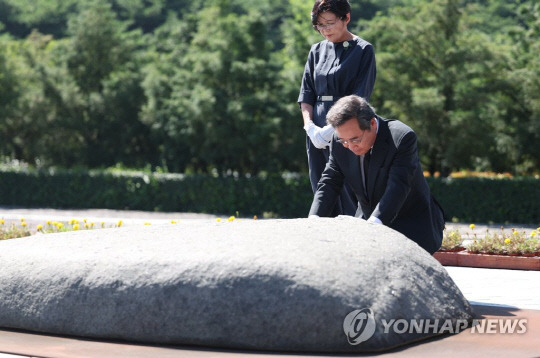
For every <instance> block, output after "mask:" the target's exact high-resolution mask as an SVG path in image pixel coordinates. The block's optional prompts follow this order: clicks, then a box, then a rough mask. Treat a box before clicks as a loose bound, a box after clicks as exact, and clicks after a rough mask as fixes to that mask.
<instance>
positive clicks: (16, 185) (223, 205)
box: [0, 170, 540, 224]
mask: <svg viewBox="0 0 540 358" xmlns="http://www.w3.org/2000/svg"><path fill="white" fill-rule="evenodd" d="M428 183H429V185H430V187H431V189H432V192H433V194H434V195H435V197H436V198H437V199H438V201H439V202H440V203H441V205H442V206H443V207H444V209H445V212H446V216H447V218H448V219H453V220H454V221H456V220H457V221H461V222H471V223H472V222H477V223H480V222H486V223H487V222H494V223H509V222H511V223H527V224H539V223H540V217H539V213H540V180H538V179H534V178H516V179H486V178H459V179H438V178H428ZM311 200H312V194H311V189H310V185H309V179H308V177H307V175H267V176H257V177H251V178H246V177H235V176H229V177H214V176H211V175H181V174H159V173H153V174H150V173H125V172H124V173H120V174H119V173H112V172H106V171H102V172H95V171H91V172H87V171H65V170H63V171H25V172H23V171H13V170H0V205H4V206H19V207H51V208H71V209H77V208H81V209H83V208H106V209H121V210H147V211H163V212H198V213H212V214H222V215H234V214H235V213H236V212H238V213H239V214H240V216H251V215H257V216H259V217H263V216H272V217H284V218H291V217H305V216H306V215H307V213H308V210H309V206H310V204H311Z"/></svg>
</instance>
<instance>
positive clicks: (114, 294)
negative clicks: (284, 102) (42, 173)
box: [0, 217, 472, 352]
mask: <svg viewBox="0 0 540 358" xmlns="http://www.w3.org/2000/svg"><path fill="white" fill-rule="evenodd" d="M0 263H1V270H0V326H1V327H9V328H18V329H26V330H31V331H38V332H48V333H54V334H62V335H75V336H83V337H91V338H107V339H122V340H129V341H137V342H146V343H160V344H182V345H183V344H188V345H191V344H194V345H203V346H208V347H225V348H241V349H245V348H247V349H261V350H284V351H307V352H363V351H374V350H381V349H387V348H391V347H394V346H397V345H401V344H405V343H408V342H411V341H416V340H419V339H423V338H426V337H429V336H433V335H435V334H439V333H441V332H443V331H450V332H452V331H453V330H454V329H450V330H448V328H449V327H448V325H447V326H446V328H447V329H446V330H445V329H444V328H445V327H444V326H443V324H444V322H451V323H452V325H453V326H454V327H455V326H456V325H457V326H459V328H463V327H464V326H465V325H466V324H467V322H470V320H471V319H472V312H471V308H470V306H469V304H468V302H467V301H466V299H465V298H464V297H463V296H462V294H461V292H460V291H459V289H458V288H457V287H456V286H455V284H454V282H453V281H452V279H451V278H450V277H449V276H448V275H447V273H446V271H445V269H444V268H443V267H442V266H441V265H440V264H439V263H438V262H437V261H436V260H435V259H433V258H432V257H431V256H430V255H429V254H428V253H427V252H425V251H424V250H423V249H421V248H420V247H419V246H417V245H416V244H415V243H414V242H412V241H411V240H409V239H407V238H405V237H404V236H402V235H401V234H399V233H398V232H395V231H393V230H391V229H389V228H387V227H384V226H378V225H372V224H367V223H366V222H365V221H363V220H359V219H354V218H350V217H339V218H336V219H293V220H267V221H265V220H258V221H255V220H235V221H233V222H227V221H224V222H216V221H213V220H197V221H195V220H194V221H181V222H179V223H178V224H176V225H172V224H170V225H152V226H141V227H126V228H119V229H100V230H90V231H78V232H69V233H59V234H46V235H37V236H33V237H29V238H22V239H14V240H6V241H2V242H0ZM362 309H364V311H358V310H362ZM368 309H369V310H371V311H367V310H368ZM351 312H352V313H351ZM366 313H373V315H372V316H371V315H368V314H366ZM370 317H371V318H372V319H368V318H370ZM361 318H365V319H364V320H361ZM383 319H384V320H386V325H385V322H384V321H383ZM392 319H394V320H401V321H395V322H398V323H399V324H397V325H395V326H390V325H388V322H391V321H390V320H392ZM411 319H430V320H431V321H430V322H431V323H429V324H430V325H432V327H431V328H429V329H424V330H422V329H421V330H418V329H416V330H414V331H409V330H407V332H403V329H404V327H405V326H404V325H405V324H406V322H408V321H409V320H411ZM435 320H438V321H435ZM445 320H448V321H445ZM434 322H435V323H434ZM460 322H465V324H461V323H460ZM358 323H360V324H362V325H360V326H358V325H357V324H358ZM351 327H352V328H351ZM385 327H386V328H389V327H393V328H392V329H387V331H388V332H386V333H385ZM411 327H412V326H411ZM428 327H429V326H428ZM396 331H397V332H396ZM424 331H425V332H424ZM345 332H347V333H349V336H346V334H345ZM411 332H412V333H411ZM371 333H373V336H371ZM368 336H369V337H368ZM366 338H369V339H367V340H366ZM362 340H363V342H360V341H362Z"/></svg>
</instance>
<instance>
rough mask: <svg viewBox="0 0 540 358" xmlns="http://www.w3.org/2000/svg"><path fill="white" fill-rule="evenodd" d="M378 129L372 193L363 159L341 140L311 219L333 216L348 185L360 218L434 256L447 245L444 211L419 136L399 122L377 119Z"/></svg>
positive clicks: (370, 170)
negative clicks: (388, 229)
mask: <svg viewBox="0 0 540 358" xmlns="http://www.w3.org/2000/svg"><path fill="white" fill-rule="evenodd" d="M377 119H378V123H379V129H378V133H377V137H376V140H375V143H374V144H373V147H372V151H371V160H370V163H369V168H368V180H367V183H368V184H367V190H366V191H367V195H366V194H365V192H364V183H363V181H362V173H361V171H360V170H361V169H360V160H359V159H360V157H358V156H357V155H355V154H354V153H353V152H351V151H350V150H349V149H347V148H345V147H344V146H343V145H341V144H340V143H338V142H337V141H336V139H337V138H336V136H334V138H333V140H332V143H331V144H330V158H329V160H328V163H327V165H326V168H325V170H324V172H323V174H322V176H321V179H320V181H319V183H318V186H317V191H316V193H315V197H314V199H313V203H312V204H311V209H310V212H309V214H310V215H319V216H329V215H330V214H331V211H332V208H333V206H334V204H335V202H336V200H337V198H338V196H339V193H340V192H341V189H342V187H343V184H344V182H347V183H348V184H349V185H350V187H351V188H352V190H353V191H354V193H355V195H356V198H357V200H358V204H359V205H358V211H357V212H356V215H355V216H357V217H361V218H364V219H368V218H369V217H370V216H371V215H374V216H376V217H377V218H379V220H381V221H382V223H383V224H384V225H386V226H388V227H391V228H392V229H394V230H396V231H399V232H401V233H402V234H404V235H405V236H407V237H408V238H409V239H411V240H413V241H415V242H416V243H417V244H418V245H420V246H421V247H423V248H424V249H425V250H426V251H428V252H429V253H433V252H435V251H437V250H438V249H439V248H440V246H441V242H442V235H443V230H444V213H443V210H442V208H441V207H440V205H439V204H438V203H437V202H436V200H435V199H434V198H433V196H432V195H431V192H430V190H429V187H428V184H427V182H426V179H425V178H424V174H423V172H422V167H421V165H420V159H419V157H418V148H417V141H416V134H415V133H414V131H413V130H412V129H411V128H410V127H408V126H407V125H405V124H404V123H402V122H400V121H397V120H389V119H385V118H382V117H380V116H377Z"/></svg>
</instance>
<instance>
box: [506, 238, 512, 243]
mask: <svg viewBox="0 0 540 358" xmlns="http://www.w3.org/2000/svg"><path fill="white" fill-rule="evenodd" d="M511 242H512V240H510V239H506V240H504V243H505V244H509V243H511Z"/></svg>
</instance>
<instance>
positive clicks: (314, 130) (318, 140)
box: [304, 121, 334, 149]
mask: <svg viewBox="0 0 540 358" xmlns="http://www.w3.org/2000/svg"><path fill="white" fill-rule="evenodd" d="M304 130H305V131H306V133H307V135H308V137H309V139H310V140H311V143H313V145H314V146H315V147H316V148H319V149H324V148H326V147H328V145H329V144H330V141H331V140H332V135H333V134H334V128H333V127H332V126H331V125H326V126H325V127H323V128H321V127H319V126H316V125H315V123H313V121H309V122H307V123H306V125H304Z"/></svg>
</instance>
